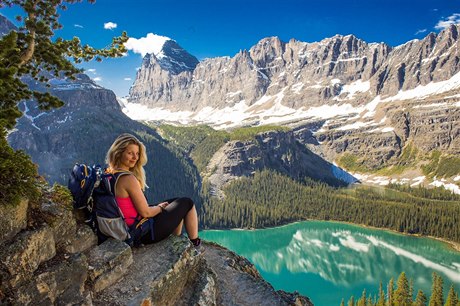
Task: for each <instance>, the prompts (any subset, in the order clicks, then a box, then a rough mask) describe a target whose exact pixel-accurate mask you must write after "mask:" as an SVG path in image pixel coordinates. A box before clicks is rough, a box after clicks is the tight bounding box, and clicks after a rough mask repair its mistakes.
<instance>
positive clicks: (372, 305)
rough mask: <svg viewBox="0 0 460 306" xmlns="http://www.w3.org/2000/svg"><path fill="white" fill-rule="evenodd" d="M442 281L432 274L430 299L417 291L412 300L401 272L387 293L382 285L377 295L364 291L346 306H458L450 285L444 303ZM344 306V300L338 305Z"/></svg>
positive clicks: (457, 299)
mask: <svg viewBox="0 0 460 306" xmlns="http://www.w3.org/2000/svg"><path fill="white" fill-rule="evenodd" d="M443 285H444V280H443V279H442V277H441V276H439V275H438V274H436V272H433V284H432V287H431V295H430V299H429V300H428V297H427V296H426V295H425V293H424V292H423V291H422V290H418V291H417V295H416V296H415V299H413V297H414V294H413V290H414V289H413V282H412V279H411V280H408V279H407V276H406V273H405V272H402V273H401V274H400V275H399V277H398V280H397V281H396V288H395V286H394V280H393V278H392V279H390V281H389V282H388V285H387V291H386V292H385V290H384V289H383V286H382V283H380V286H379V292H378V294H377V295H373V296H372V295H368V294H367V292H366V289H364V290H363V293H362V295H361V297H360V298H359V299H358V300H357V301H356V302H355V298H354V296H351V297H350V299H349V300H348V303H347V306H426V305H427V302H428V306H460V298H459V295H458V293H457V292H456V291H455V288H454V285H453V284H451V286H450V289H449V292H448V294H447V299H446V300H445V301H444V289H443ZM340 305H341V306H345V300H344V299H342V302H341V304H340Z"/></svg>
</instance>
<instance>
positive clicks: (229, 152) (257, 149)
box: [204, 131, 350, 197]
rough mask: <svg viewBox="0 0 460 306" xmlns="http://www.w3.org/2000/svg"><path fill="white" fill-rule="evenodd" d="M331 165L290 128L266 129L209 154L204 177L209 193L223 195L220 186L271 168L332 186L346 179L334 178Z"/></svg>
mask: <svg viewBox="0 0 460 306" xmlns="http://www.w3.org/2000/svg"><path fill="white" fill-rule="evenodd" d="M334 168H335V166H334V165H332V164H331V163H329V162H327V161H325V160H324V159H322V158H321V157H319V156H318V155H316V154H314V153H313V152H311V151H310V150H309V149H307V147H306V146H304V145H302V144H301V143H300V142H298V141H297V140H296V138H295V135H294V132H293V131H269V132H264V133H260V134H258V135H256V136H255V138H254V139H252V140H246V141H238V140H236V141H229V142H227V143H226V144H225V145H224V146H222V147H221V148H220V149H219V150H218V151H217V152H216V153H215V154H214V156H213V157H212V159H211V160H210V162H209V164H208V166H207V173H205V174H204V178H207V179H208V181H209V183H210V185H211V194H213V195H216V196H219V197H223V196H224V194H223V192H222V187H223V186H224V185H225V184H227V183H229V182H230V181H232V180H234V179H237V178H239V177H242V176H246V177H250V176H252V175H253V174H254V172H256V171H262V170H265V169H271V170H273V171H276V172H279V173H282V174H284V175H286V176H289V177H291V178H293V179H295V180H298V179H301V178H305V177H310V178H313V179H315V180H319V181H323V182H327V183H328V184H330V185H334V186H344V185H347V184H348V183H350V182H349V181H342V180H339V179H337V177H336V176H335V174H334V172H333V169H334Z"/></svg>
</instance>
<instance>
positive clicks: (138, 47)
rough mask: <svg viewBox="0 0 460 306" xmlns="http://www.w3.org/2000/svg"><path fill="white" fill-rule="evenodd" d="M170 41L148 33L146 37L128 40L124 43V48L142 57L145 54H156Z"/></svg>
mask: <svg viewBox="0 0 460 306" xmlns="http://www.w3.org/2000/svg"><path fill="white" fill-rule="evenodd" d="M168 40H171V39H170V38H169V37H166V36H160V35H156V34H153V33H148V34H147V36H146V37H141V38H139V39H137V38H132V37H131V38H129V39H128V41H127V42H126V43H125V47H126V49H128V50H132V51H133V52H134V53H139V54H140V55H142V56H144V55H146V54H147V53H150V54H158V53H159V52H160V51H161V49H162V48H163V45H164V43H165V42H166V41H168Z"/></svg>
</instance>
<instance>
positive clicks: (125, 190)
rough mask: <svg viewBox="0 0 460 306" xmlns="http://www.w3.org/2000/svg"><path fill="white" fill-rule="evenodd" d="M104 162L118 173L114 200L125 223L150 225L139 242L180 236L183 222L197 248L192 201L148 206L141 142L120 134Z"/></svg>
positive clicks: (197, 238)
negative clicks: (146, 223)
mask: <svg viewBox="0 0 460 306" xmlns="http://www.w3.org/2000/svg"><path fill="white" fill-rule="evenodd" d="M106 162H107V164H108V165H109V171H110V172H112V173H114V174H116V173H120V174H119V175H118V180H117V181H116V184H115V198H116V199H117V203H118V206H119V207H120V210H121V211H122V213H123V215H124V218H125V222H126V224H127V225H128V226H129V227H131V226H132V225H133V224H134V223H135V222H136V221H137V222H138V223H139V222H141V223H142V222H145V221H148V222H149V223H150V224H152V223H153V228H150V230H149V231H148V232H147V233H143V234H142V236H141V238H140V240H141V242H142V243H144V244H147V243H154V242H158V241H160V240H163V239H165V238H166V237H168V236H169V235H170V234H172V233H174V234H176V235H178V236H179V235H180V234H181V232H182V225H183V223H184V222H185V229H186V231H187V234H188V237H189V239H190V241H191V242H192V244H193V245H194V246H195V247H196V248H197V249H199V248H200V245H201V240H200V238H199V237H198V218H197V213H196V209H195V205H194V203H193V201H192V200H191V199H189V198H175V199H171V200H167V201H166V202H162V203H159V204H157V205H154V206H153V205H152V206H150V205H149V204H148V203H147V199H146V198H145V196H144V193H143V191H144V190H145V187H146V184H145V171H144V165H145V164H146V163H147V152H146V149H145V146H144V144H143V143H141V142H140V141H139V140H138V139H137V138H136V137H134V136H133V135H130V134H121V135H120V136H118V138H117V139H116V140H115V142H114V143H113V144H112V146H111V147H110V149H109V151H108V152H107V157H106ZM152 219H153V222H151V221H152ZM152 234H153V235H152Z"/></svg>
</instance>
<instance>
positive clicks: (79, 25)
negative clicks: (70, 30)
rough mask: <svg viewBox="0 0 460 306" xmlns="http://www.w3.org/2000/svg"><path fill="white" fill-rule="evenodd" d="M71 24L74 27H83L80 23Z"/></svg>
mask: <svg viewBox="0 0 460 306" xmlns="http://www.w3.org/2000/svg"><path fill="white" fill-rule="evenodd" d="M73 26H74V27H76V28H82V29H83V28H84V27H83V26H82V25H81V24H74V25H73Z"/></svg>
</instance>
